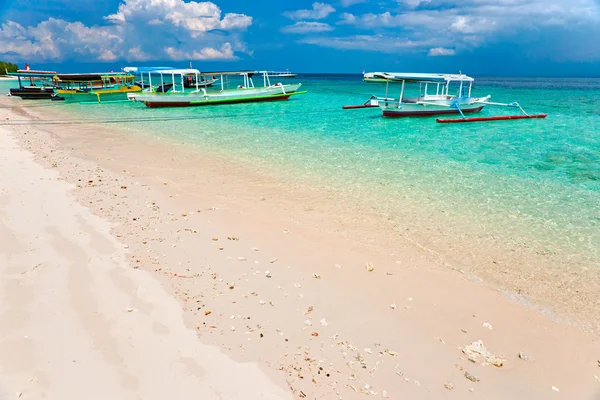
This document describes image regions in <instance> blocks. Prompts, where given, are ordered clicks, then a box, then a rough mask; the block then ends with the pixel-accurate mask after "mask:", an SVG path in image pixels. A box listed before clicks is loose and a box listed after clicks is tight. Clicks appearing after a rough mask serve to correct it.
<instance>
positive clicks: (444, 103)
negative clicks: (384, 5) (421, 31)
mask: <svg viewBox="0 0 600 400" xmlns="http://www.w3.org/2000/svg"><path fill="white" fill-rule="evenodd" d="M364 80H365V81H366V82H381V83H385V84H386V90H385V97H378V96H371V97H370V98H369V99H368V100H367V101H366V102H364V103H363V104H361V105H356V106H344V107H343V109H357V108H372V107H379V108H381V109H382V112H383V116H384V117H418V116H432V115H446V114H459V115H460V116H461V117H462V118H461V119H450V120H448V119H438V120H437V122H441V123H444V122H476V121H491V120H506V119H522V118H545V117H546V116H547V114H537V115H529V114H527V113H526V112H525V110H523V108H522V107H521V106H520V105H519V103H516V102H513V103H506V104H505V103H495V102H491V101H490V97H491V96H489V95H488V96H485V97H473V96H471V90H472V88H473V81H474V79H473V78H471V77H470V76H467V75H464V74H462V73H459V74H420V73H387V72H368V73H365V74H364ZM390 83H392V84H394V83H398V84H400V85H401V88H400V97H399V98H398V99H394V98H390V97H389V96H388V93H389V85H390ZM407 83H408V84H418V85H419V94H418V96H417V97H406V96H405V89H406V88H405V86H406V84H407ZM433 88H435V94H433ZM451 89H452V91H453V93H454V90H456V94H451V93H450V90H451ZM486 105H493V106H504V107H515V108H518V109H519V110H521V111H522V112H523V115H515V116H494V117H481V118H466V117H465V114H470V113H478V112H480V111H481V110H482V109H483V107H484V106H486Z"/></svg>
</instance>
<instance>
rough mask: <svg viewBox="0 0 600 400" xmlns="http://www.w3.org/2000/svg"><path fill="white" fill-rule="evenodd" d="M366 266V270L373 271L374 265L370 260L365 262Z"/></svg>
mask: <svg viewBox="0 0 600 400" xmlns="http://www.w3.org/2000/svg"><path fill="white" fill-rule="evenodd" d="M366 268H367V271H369V272H373V271H375V267H374V266H373V264H371V263H370V262H368V263H367V266H366Z"/></svg>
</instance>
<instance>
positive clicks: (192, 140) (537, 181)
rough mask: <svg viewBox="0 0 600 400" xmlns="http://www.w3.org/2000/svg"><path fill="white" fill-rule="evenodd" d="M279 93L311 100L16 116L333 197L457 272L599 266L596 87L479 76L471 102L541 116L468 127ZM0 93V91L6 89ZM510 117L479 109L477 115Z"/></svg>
mask: <svg viewBox="0 0 600 400" xmlns="http://www.w3.org/2000/svg"><path fill="white" fill-rule="evenodd" d="M280 81H283V79H280ZM287 81H290V82H296V81H298V82H301V83H302V84H303V88H304V89H305V90H307V91H308V93H307V94H305V95H300V96H295V97H292V98H291V99H290V100H289V101H287V102H274V103H256V104H241V105H226V106H218V107H196V108H194V107H192V108H179V109H178V108H173V109H148V108H145V107H144V106H143V105H142V104H139V103H137V104H136V103H118V104H104V105H80V104H60V103H58V102H45V103H43V102H34V103H27V104H26V106H30V107H37V106H39V107H61V108H63V109H68V110H69V111H71V112H72V114H70V115H72V116H73V120H78V121H82V120H90V121H92V120H93V121H106V120H111V121H117V122H119V121H120V123H119V125H120V126H123V127H126V128H127V129H130V130H143V131H145V132H151V133H152V134H155V135H160V136H167V137H172V138H176V139H178V140H180V141H185V142H187V143H189V145H190V147H194V148H197V149H198V151H208V152H211V153H214V154H218V155H223V156H226V157H230V158H232V159H235V160H240V161H243V162H246V163H250V164H252V165H253V166H255V167H256V168H257V169H259V170H260V169H264V171H268V172H276V173H278V174H281V176H283V177H285V179H287V180H289V181H290V182H295V181H297V182H302V183H308V184H310V185H314V186H322V187H326V188H328V189H334V190H336V191H337V192H338V193H340V194H341V195H342V196H343V197H344V198H345V199H347V200H348V201H350V202H354V201H356V202H362V203H363V204H368V205H369V206H370V207H371V208H372V209H374V210H375V211H376V212H377V213H378V214H379V215H381V216H382V218H385V220H386V221H390V220H392V221H395V222H396V223H397V225H398V230H399V231H401V232H402V234H403V235H404V236H408V237H409V238H410V239H411V240H415V241H417V242H419V243H420V244H422V245H423V246H426V247H428V248H431V249H433V250H434V251H436V252H439V253H445V252H447V253H448V254H450V253H452V252H454V253H456V250H457V249H458V250H459V253H460V252H461V251H460V249H471V250H470V251H469V252H468V253H469V255H468V256H467V255H466V254H467V253H466V252H465V251H462V253H463V254H465V255H464V257H458V258H457V257H456V256H455V258H456V259H457V261H458V262H459V263H464V264H468V263H471V262H473V263H477V262H487V261H489V260H488V258H492V257H500V258H501V257H502V254H505V253H511V254H512V255H511V256H510V257H512V259H514V258H515V257H516V258H517V259H518V258H519V257H520V256H519V254H522V258H523V259H524V260H525V261H524V263H527V262H532V263H538V264H539V263H542V264H540V265H541V266H542V267H543V264H544V262H545V261H544V260H547V261H549V262H550V263H554V264H556V265H558V266H560V267H561V268H564V269H565V270H569V269H574V270H580V269H582V268H583V269H587V268H597V267H600V79H575V78H490V77H479V78H477V79H476V82H475V84H474V87H473V95H475V96H485V95H488V94H489V95H491V96H492V97H491V100H492V101H496V102H503V103H505V102H506V103H508V102H513V101H518V102H519V103H520V104H521V105H522V106H523V108H524V109H525V110H526V111H527V112H528V113H548V117H547V118H546V119H539V120H516V121H496V122H482V123H471V124H437V123H436V122H435V117H422V118H401V119H384V118H382V116H381V110H379V109H378V108H375V109H362V110H342V106H343V105H349V104H361V103H363V102H364V101H365V100H367V99H368V97H369V96H370V95H372V94H378V95H383V94H384V93H385V85H382V84H373V83H364V82H362V80H361V76H360V75H310V74H306V75H302V74H300V75H299V76H298V77H297V78H294V79H288V80H287ZM255 83H257V84H258V83H259V79H256V82H255ZM0 85H2V86H1V87H0V89H2V92H6V90H5V89H6V88H7V87H9V85H10V84H9V83H7V82H0ZM397 91H399V87H398V86H396V87H394V88H393V89H392V90H391V91H390V95H393V96H397V93H395V92H397ZM410 94H411V92H409V93H408V95H410ZM412 94H416V91H414V92H413V93H412ZM518 113H519V110H518V109H514V108H506V107H492V106H487V107H486V108H485V109H484V110H483V111H482V113H481V116H491V115H508V114H518ZM164 119H167V120H164ZM199 167H201V166H199ZM341 206H342V205H341ZM382 221H383V220H382ZM478 251H479V252H480V253H481V254H480V255H478V254H476V253H477V252H478ZM505 255H506V254H505ZM507 260H508V261H510V260H511V258H507Z"/></svg>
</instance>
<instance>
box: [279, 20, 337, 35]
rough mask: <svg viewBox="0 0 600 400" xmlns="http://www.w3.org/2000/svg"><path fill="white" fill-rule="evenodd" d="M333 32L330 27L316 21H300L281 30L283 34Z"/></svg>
mask: <svg viewBox="0 0 600 400" xmlns="http://www.w3.org/2000/svg"><path fill="white" fill-rule="evenodd" d="M332 30H333V27H331V26H330V25H328V24H325V23H323V22H315V21H298V22H296V23H295V24H293V25H288V26H284V27H283V28H281V32H284V33H316V32H329V31H332Z"/></svg>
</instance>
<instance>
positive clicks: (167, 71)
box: [139, 68, 201, 76]
mask: <svg viewBox="0 0 600 400" xmlns="http://www.w3.org/2000/svg"><path fill="white" fill-rule="evenodd" d="M139 72H140V73H144V74H146V73H149V74H159V75H184V76H187V75H201V74H200V71H198V70H197V69H194V68H182V69H176V68H167V69H152V70H148V71H139Z"/></svg>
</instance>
